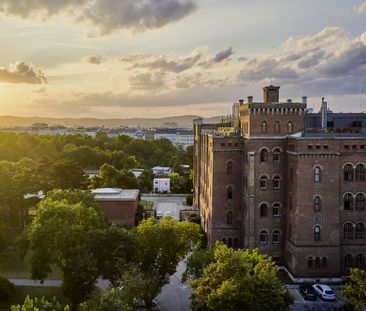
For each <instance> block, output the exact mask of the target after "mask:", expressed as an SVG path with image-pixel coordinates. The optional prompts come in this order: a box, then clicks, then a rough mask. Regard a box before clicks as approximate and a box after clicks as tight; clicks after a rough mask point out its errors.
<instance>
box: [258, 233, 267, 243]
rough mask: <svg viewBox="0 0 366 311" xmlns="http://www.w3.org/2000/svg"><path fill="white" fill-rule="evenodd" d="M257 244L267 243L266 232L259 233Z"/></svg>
mask: <svg viewBox="0 0 366 311" xmlns="http://www.w3.org/2000/svg"><path fill="white" fill-rule="evenodd" d="M259 242H260V243H261V244H267V243H268V237H267V232H266V231H261V232H260V233H259Z"/></svg>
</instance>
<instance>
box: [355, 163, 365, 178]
mask: <svg viewBox="0 0 366 311" xmlns="http://www.w3.org/2000/svg"><path fill="white" fill-rule="evenodd" d="M356 181H365V166H364V165H363V164H358V165H357V166H356Z"/></svg>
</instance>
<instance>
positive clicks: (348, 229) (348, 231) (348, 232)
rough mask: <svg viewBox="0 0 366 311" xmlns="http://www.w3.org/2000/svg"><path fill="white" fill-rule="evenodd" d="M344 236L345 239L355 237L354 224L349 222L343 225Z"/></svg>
mask: <svg viewBox="0 0 366 311" xmlns="http://www.w3.org/2000/svg"><path fill="white" fill-rule="evenodd" d="M343 238H344V239H345V240H352V239H353V226H352V224H351V223H349V222H347V223H345V224H344V226H343Z"/></svg>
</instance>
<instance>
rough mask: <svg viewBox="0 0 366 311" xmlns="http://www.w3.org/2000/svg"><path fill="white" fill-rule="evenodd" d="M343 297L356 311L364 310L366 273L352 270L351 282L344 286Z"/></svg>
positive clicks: (365, 302)
mask: <svg viewBox="0 0 366 311" xmlns="http://www.w3.org/2000/svg"><path fill="white" fill-rule="evenodd" d="M342 295H343V297H345V298H346V301H347V303H348V304H350V305H352V306H353V307H354V308H355V310H357V311H358V310H364V308H365V305H366V271H365V270H361V269H351V275H350V276H349V282H348V283H347V284H345V285H344V286H343V289H342Z"/></svg>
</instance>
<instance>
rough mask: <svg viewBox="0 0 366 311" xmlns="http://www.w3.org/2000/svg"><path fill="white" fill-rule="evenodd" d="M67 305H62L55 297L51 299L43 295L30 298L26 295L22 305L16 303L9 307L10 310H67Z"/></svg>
mask: <svg viewBox="0 0 366 311" xmlns="http://www.w3.org/2000/svg"><path fill="white" fill-rule="evenodd" d="M69 310H70V308H69V306H65V307H62V306H61V304H60V303H59V302H58V301H57V300H56V298H55V297H53V299H52V300H51V301H48V300H46V299H45V298H44V297H42V298H41V299H39V298H37V297H36V298H34V299H32V298H30V297H29V296H27V297H26V298H25V300H24V303H23V305H16V306H12V307H11V311H69Z"/></svg>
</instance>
